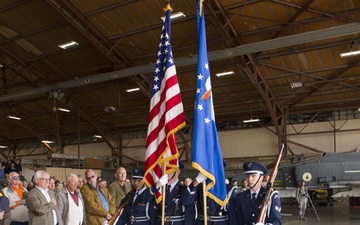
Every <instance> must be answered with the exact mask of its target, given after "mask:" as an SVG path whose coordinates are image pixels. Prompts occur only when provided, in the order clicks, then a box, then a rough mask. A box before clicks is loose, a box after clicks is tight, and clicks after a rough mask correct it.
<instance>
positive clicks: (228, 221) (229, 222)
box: [195, 184, 236, 225]
mask: <svg viewBox="0 0 360 225" xmlns="http://www.w3.org/2000/svg"><path fill="white" fill-rule="evenodd" d="M201 186H202V184H201V185H199V186H198V199H197V202H198V215H199V216H198V218H197V219H196V222H195V224H197V225H202V224H204V207H203V192H202V187H201ZM226 190H227V197H228V202H227V204H226V205H225V206H223V207H222V206H220V205H219V204H217V203H216V202H215V201H214V200H213V199H211V198H209V197H207V198H206V200H207V216H208V217H207V218H208V219H207V221H208V224H211V225H213V224H216V225H233V224H234V222H235V221H236V218H234V217H233V218H228V209H229V208H231V207H234V206H235V205H234V204H235V201H234V199H235V197H236V191H235V190H236V187H233V186H231V185H226Z"/></svg>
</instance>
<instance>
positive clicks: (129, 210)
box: [116, 169, 157, 225]
mask: <svg viewBox="0 0 360 225" xmlns="http://www.w3.org/2000/svg"><path fill="white" fill-rule="evenodd" d="M137 170H138V172H137V173H138V174H136V173H135V176H134V175H133V176H132V178H133V179H134V178H138V179H140V178H141V179H142V177H143V175H144V172H143V170H141V169H137ZM133 174H134V172H133ZM156 191H157V189H156V184H154V185H153V186H151V188H147V187H145V186H144V187H143V188H142V189H140V190H138V191H136V192H135V193H134V194H133V196H131V198H130V200H129V203H128V204H127V205H126V206H125V207H124V210H123V212H122V214H121V215H120V217H119V219H118V221H117V222H116V225H124V224H127V225H131V224H134V225H152V223H151V221H152V220H154V218H151V215H152V213H151V212H152V210H151V207H153V206H154V193H155V192H156Z"/></svg>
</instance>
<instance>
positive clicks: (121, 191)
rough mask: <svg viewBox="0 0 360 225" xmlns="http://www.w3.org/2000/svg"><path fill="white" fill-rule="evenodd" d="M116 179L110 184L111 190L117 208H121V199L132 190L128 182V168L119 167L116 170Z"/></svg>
mask: <svg viewBox="0 0 360 225" xmlns="http://www.w3.org/2000/svg"><path fill="white" fill-rule="evenodd" d="M115 177H116V180H115V181H114V182H112V183H111V184H110V186H109V187H108V188H109V192H110V194H111V196H112V197H113V198H114V199H115V206H116V210H118V209H119V207H120V203H121V200H122V199H123V198H124V197H125V196H126V194H127V193H128V192H129V191H130V190H131V184H130V183H127V182H126V169H125V168H124V167H119V168H118V169H117V170H116V172H115Z"/></svg>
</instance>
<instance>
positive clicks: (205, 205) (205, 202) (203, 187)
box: [202, 179, 208, 225]
mask: <svg viewBox="0 0 360 225" xmlns="http://www.w3.org/2000/svg"><path fill="white" fill-rule="evenodd" d="M202 184H203V185H202V189H203V206H204V207H203V208H204V225H207V222H208V220H207V201H206V179H205V180H204V181H203V183H202Z"/></svg>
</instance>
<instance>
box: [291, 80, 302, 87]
mask: <svg viewBox="0 0 360 225" xmlns="http://www.w3.org/2000/svg"><path fill="white" fill-rule="evenodd" d="M290 86H291V88H292V89H294V88H302V87H303V84H302V83H301V81H293V82H291V83H290Z"/></svg>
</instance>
